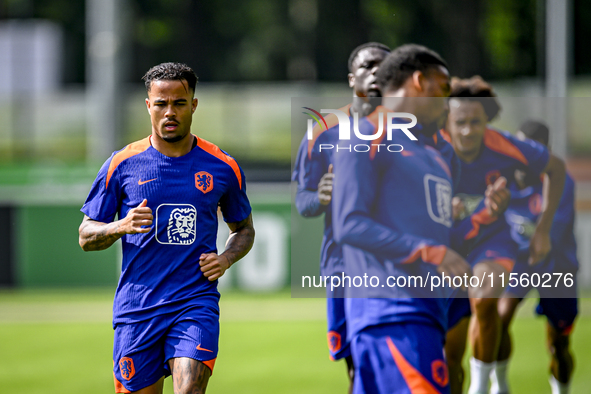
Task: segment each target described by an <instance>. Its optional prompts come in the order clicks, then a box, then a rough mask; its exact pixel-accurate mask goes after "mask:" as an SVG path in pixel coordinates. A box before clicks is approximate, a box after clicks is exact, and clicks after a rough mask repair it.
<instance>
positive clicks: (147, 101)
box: [146, 99, 152, 115]
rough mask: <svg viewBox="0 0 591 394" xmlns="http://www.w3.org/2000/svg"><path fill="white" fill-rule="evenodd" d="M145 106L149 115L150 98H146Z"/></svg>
mask: <svg viewBox="0 0 591 394" xmlns="http://www.w3.org/2000/svg"><path fill="white" fill-rule="evenodd" d="M146 108H147V109H148V113H149V114H150V115H151V114H152V112H150V99H146Z"/></svg>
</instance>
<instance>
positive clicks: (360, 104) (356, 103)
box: [350, 94, 381, 116]
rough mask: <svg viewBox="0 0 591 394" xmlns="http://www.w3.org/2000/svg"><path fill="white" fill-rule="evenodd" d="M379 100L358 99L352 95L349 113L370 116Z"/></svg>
mask: <svg viewBox="0 0 591 394" xmlns="http://www.w3.org/2000/svg"><path fill="white" fill-rule="evenodd" d="M380 102H381V99H378V98H372V99H370V98H368V97H358V96H357V95H355V94H354V95H353V103H352V104H351V109H350V112H351V113H353V112H357V113H358V114H359V116H367V115H369V114H371V113H372V112H373V111H374V110H375V109H376V108H377V107H378V106H379V104H380Z"/></svg>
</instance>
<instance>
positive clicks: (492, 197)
mask: <svg viewBox="0 0 591 394" xmlns="http://www.w3.org/2000/svg"><path fill="white" fill-rule="evenodd" d="M510 201H511V192H510V191H509V189H507V178H505V177H499V179H497V180H496V181H495V183H494V184H493V185H489V186H488V188H487V189H486V192H485V193H484V205H485V206H486V209H487V210H488V213H490V214H491V215H492V216H496V217H498V216H500V215H501V214H503V212H505V211H506V210H507V207H508V206H509V202H510Z"/></svg>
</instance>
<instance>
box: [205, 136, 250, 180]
mask: <svg viewBox="0 0 591 394" xmlns="http://www.w3.org/2000/svg"><path fill="white" fill-rule="evenodd" d="M197 147H198V148H200V149H201V150H202V151H203V152H205V153H207V154H208V155H210V156H212V157H214V158H215V159H217V160H219V161H221V162H223V163H225V164H227V165H228V169H229V170H231V171H232V173H233V174H234V175H235V176H236V179H237V180H238V185H239V186H240V188H242V182H243V179H242V173H241V170H240V166H239V165H238V162H237V161H236V160H235V159H234V158H233V157H232V156H230V155H229V154H228V153H227V152H225V151H224V150H222V149H220V147H218V146H217V145H215V144H214V143H212V142H209V141H207V140H204V139H203V138H201V137H198V138H197Z"/></svg>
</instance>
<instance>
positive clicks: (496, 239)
mask: <svg viewBox="0 0 591 394" xmlns="http://www.w3.org/2000/svg"><path fill="white" fill-rule="evenodd" d="M518 252H519V246H518V245H517V243H516V242H515V241H513V239H512V238H511V233H510V232H509V231H498V232H496V233H495V234H493V235H491V236H490V237H487V238H486V240H484V241H482V242H479V243H478V244H477V245H475V247H474V249H472V251H471V252H470V254H468V258H467V259H466V260H467V261H468V263H469V264H470V265H471V266H472V267H474V266H475V265H476V264H478V263H480V262H481V261H485V260H492V261H495V262H496V263H497V264H499V265H501V266H502V267H504V268H505V269H506V270H507V271H508V272H511V271H512V270H513V266H514V265H515V261H516V260H517V253H518Z"/></svg>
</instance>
